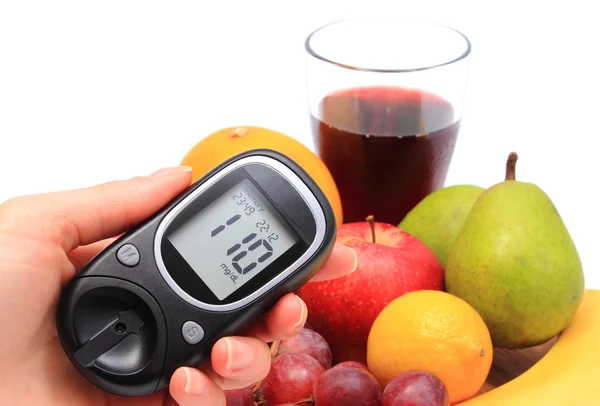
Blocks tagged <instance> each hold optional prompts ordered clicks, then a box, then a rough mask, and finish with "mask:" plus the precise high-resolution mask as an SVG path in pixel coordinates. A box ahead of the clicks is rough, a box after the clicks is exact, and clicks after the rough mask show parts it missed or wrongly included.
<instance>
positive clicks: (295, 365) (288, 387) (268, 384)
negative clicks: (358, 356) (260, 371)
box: [262, 353, 325, 405]
mask: <svg viewBox="0 0 600 406" xmlns="http://www.w3.org/2000/svg"><path fill="white" fill-rule="evenodd" d="M323 372H325V368H323V367H322V366H321V364H320V363H319V361H317V360H316V359H314V358H313V357H311V356H310V355H306V354H296V353H290V354H282V355H279V356H277V357H275V358H274V359H273V361H271V369H270V370H269V373H268V374H267V376H266V377H265V379H264V380H263V382H262V389H263V394H264V396H265V399H266V400H267V402H269V405H280V404H285V403H294V402H298V401H299V400H302V399H306V398H308V397H310V396H311V395H312V392H313V386H314V384H315V382H316V381H317V378H318V377H319V376H320V375H321V374H322V373H323Z"/></svg>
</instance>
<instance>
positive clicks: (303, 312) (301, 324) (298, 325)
mask: <svg viewBox="0 0 600 406" xmlns="http://www.w3.org/2000/svg"><path fill="white" fill-rule="evenodd" d="M296 299H297V300H298V303H300V308H301V310H300V320H298V322H297V323H296V324H295V325H294V330H296V331H299V330H301V329H302V327H304V322H305V321H306V315H307V314H308V309H307V307H306V303H304V300H302V299H300V297H299V296H296Z"/></svg>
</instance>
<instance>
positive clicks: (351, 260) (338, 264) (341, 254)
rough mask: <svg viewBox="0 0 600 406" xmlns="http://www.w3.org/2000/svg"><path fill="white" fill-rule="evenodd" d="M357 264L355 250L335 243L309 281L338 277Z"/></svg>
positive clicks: (351, 270)
mask: <svg viewBox="0 0 600 406" xmlns="http://www.w3.org/2000/svg"><path fill="white" fill-rule="evenodd" d="M357 266H358V255H357V254H356V251H355V250H354V249H353V248H351V247H347V246H345V245H343V244H341V243H335V245H334V247H333V250H332V251H331V255H330V256H329V259H327V262H325V264H324V265H323V266H322V267H321V269H319V272H317V274H316V275H315V276H313V277H312V279H311V280H310V282H319V281H326V280H329V279H335V278H340V277H342V276H344V275H348V274H349V273H352V272H354V271H355V270H356V267H357Z"/></svg>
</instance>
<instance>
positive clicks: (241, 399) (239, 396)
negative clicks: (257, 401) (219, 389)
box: [224, 386, 254, 406]
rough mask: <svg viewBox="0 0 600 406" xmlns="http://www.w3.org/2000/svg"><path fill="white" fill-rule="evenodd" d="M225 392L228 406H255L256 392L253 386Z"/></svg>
mask: <svg viewBox="0 0 600 406" xmlns="http://www.w3.org/2000/svg"><path fill="white" fill-rule="evenodd" d="M224 392H225V399H226V403H225V404H226V405H227V406H254V392H252V387H251V386H246V387H245V388H242V389H228V390H226V391H224Z"/></svg>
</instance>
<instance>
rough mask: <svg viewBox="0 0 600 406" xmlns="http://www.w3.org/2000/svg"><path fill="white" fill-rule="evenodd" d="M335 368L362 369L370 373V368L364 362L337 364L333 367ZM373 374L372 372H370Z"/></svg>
mask: <svg viewBox="0 0 600 406" xmlns="http://www.w3.org/2000/svg"><path fill="white" fill-rule="evenodd" d="M333 367H334V368H342V367H343V368H362V369H364V370H365V371H369V367H368V366H366V365H365V364H363V363H362V362H358V361H342V362H340V363H338V364H335V365H334V366H333ZM369 372H371V371H369Z"/></svg>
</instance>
